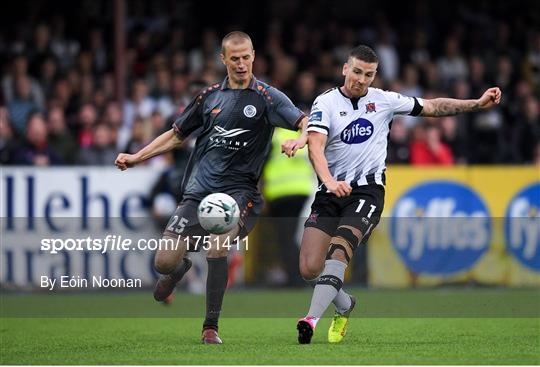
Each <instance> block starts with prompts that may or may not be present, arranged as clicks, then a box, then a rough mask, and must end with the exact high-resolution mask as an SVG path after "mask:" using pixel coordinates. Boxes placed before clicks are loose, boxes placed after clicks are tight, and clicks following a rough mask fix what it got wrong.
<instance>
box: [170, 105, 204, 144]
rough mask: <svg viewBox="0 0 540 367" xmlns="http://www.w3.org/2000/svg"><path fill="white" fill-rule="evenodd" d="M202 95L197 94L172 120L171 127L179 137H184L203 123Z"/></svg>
mask: <svg viewBox="0 0 540 367" xmlns="http://www.w3.org/2000/svg"><path fill="white" fill-rule="evenodd" d="M202 104H203V97H202V95H198V96H197V97H195V98H194V99H193V100H192V101H191V103H190V104H189V105H188V106H187V107H186V109H185V110H184V112H182V113H181V114H180V116H178V118H177V119H176V120H175V121H174V123H173V125H172V127H173V129H174V132H175V133H176V135H177V136H178V137H179V138H180V139H184V138H186V137H187V136H189V134H191V133H192V132H193V131H195V130H197V128H199V127H201V126H202V125H203V116H202Z"/></svg>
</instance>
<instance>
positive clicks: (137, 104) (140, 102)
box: [118, 79, 155, 146]
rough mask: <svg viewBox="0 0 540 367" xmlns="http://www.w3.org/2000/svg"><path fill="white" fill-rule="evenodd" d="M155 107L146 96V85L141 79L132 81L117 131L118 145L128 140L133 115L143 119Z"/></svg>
mask: <svg viewBox="0 0 540 367" xmlns="http://www.w3.org/2000/svg"><path fill="white" fill-rule="evenodd" d="M154 109H155V102H154V100H152V98H150V97H149V96H148V86H147V84H146V82H145V81H144V80H143V79H137V80H136V81H135V82H134V83H133V88H132V92H131V98H130V99H129V100H127V101H126V102H125V103H124V111H123V112H124V113H123V115H124V117H123V122H122V127H121V129H120V132H119V142H118V144H119V146H125V144H127V142H128V141H129V135H130V132H131V127H132V126H131V125H132V124H133V121H134V120H135V116H140V117H142V118H143V119H146V118H148V117H150V115H151V114H152V112H153V111H154Z"/></svg>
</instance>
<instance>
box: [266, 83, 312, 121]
mask: <svg viewBox="0 0 540 367" xmlns="http://www.w3.org/2000/svg"><path fill="white" fill-rule="evenodd" d="M268 96H269V97H270V100H268V101H269V103H268V121H269V122H270V124H272V125H273V126H277V127H282V128H284V129H288V130H298V124H299V123H300V121H302V118H303V117H304V116H305V115H304V113H303V112H302V111H301V110H300V109H298V108H297V107H296V106H295V105H294V104H293V103H292V102H291V100H290V99H289V97H287V96H286V95H285V94H284V93H283V92H281V91H279V90H278V89H276V88H273V87H270V88H269V90H268Z"/></svg>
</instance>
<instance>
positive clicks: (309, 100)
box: [294, 71, 318, 115]
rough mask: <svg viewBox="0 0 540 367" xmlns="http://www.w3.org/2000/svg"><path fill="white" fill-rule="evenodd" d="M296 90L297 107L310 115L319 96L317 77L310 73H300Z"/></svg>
mask: <svg viewBox="0 0 540 367" xmlns="http://www.w3.org/2000/svg"><path fill="white" fill-rule="evenodd" d="M296 88H297V90H296V95H295V98H294V101H295V104H296V107H298V108H299V109H301V110H302V111H304V112H305V113H306V114H308V115H309V111H310V110H311V105H312V104H313V101H314V100H315V98H317V95H318V91H317V89H316V88H317V81H316V80H315V75H313V73H311V72H309V71H304V72H302V73H300V75H298V79H297V82H296Z"/></svg>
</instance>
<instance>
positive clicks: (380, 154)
mask: <svg viewBox="0 0 540 367" xmlns="http://www.w3.org/2000/svg"><path fill="white" fill-rule="evenodd" d="M422 106H423V103H422V100H421V99H420V98H415V97H407V96H404V95H402V94H399V93H396V92H389V91H384V90H381V89H377V88H368V92H367V94H366V95H364V96H363V97H359V98H349V97H347V96H345V95H344V94H343V92H342V91H341V89H340V88H337V87H336V88H333V89H330V90H328V91H326V92H325V93H323V94H321V95H320V96H318V97H317V98H316V99H315V101H314V102H313V106H312V108H311V114H310V117H309V123H308V128H307V131H308V132H312V131H313V132H318V133H321V134H325V135H327V136H328V138H327V141H326V147H325V150H324V155H325V157H326V159H327V161H328V168H329V169H330V172H331V174H332V176H333V177H334V178H335V179H336V180H338V181H347V182H349V183H350V184H351V186H352V187H353V188H354V187H357V186H363V185H369V184H379V185H385V184H386V180H385V176H384V171H385V170H386V165H385V161H386V148H387V142H388V133H389V132H390V125H391V122H392V119H393V117H394V115H396V114H397V115H405V114H409V115H413V116H417V115H418V114H420V112H421V111H422ZM321 187H322V185H320V186H319V188H320V189H321Z"/></svg>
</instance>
